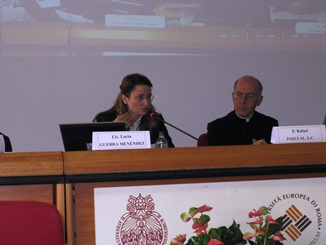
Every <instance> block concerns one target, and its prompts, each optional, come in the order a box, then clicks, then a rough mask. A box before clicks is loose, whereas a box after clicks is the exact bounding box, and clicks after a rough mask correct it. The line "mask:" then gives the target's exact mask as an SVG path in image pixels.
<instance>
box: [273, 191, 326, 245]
mask: <svg viewBox="0 0 326 245" xmlns="http://www.w3.org/2000/svg"><path fill="white" fill-rule="evenodd" d="M269 212H270V213H273V216H276V217H278V216H283V232H284V235H285V237H286V239H287V242H286V244H297V245H312V244H319V243H318V241H319V238H320V236H321V232H322V210H321V208H320V207H319V203H318V202H317V200H315V199H312V197H310V196H308V195H307V194H302V193H289V194H283V195H280V196H277V197H276V198H275V199H274V200H273V201H272V202H271V203H270V205H269ZM275 213H276V214H275Z"/></svg>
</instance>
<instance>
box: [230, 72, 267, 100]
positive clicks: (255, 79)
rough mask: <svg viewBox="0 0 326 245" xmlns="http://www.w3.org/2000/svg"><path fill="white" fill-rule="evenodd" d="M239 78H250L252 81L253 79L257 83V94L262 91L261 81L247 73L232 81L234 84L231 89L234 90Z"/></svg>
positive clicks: (260, 93)
mask: <svg viewBox="0 0 326 245" xmlns="http://www.w3.org/2000/svg"><path fill="white" fill-rule="evenodd" d="M240 79H250V80H252V81H255V82H256V83H257V85H258V92H259V95H262V93H263V85H262V83H261V82H260V81H259V80H258V79H257V78H255V77H254V76H249V75H246V76H242V77H240V78H239V79H238V80H236V81H235V83H234V85H233V89H234V90H235V88H236V86H237V84H238V81H239V80H240Z"/></svg>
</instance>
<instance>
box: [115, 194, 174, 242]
mask: <svg viewBox="0 0 326 245" xmlns="http://www.w3.org/2000/svg"><path fill="white" fill-rule="evenodd" d="M126 209H127V213H125V214H123V215H122V217H121V218H120V220H119V222H118V224H117V227H116V232H115V234H116V242H117V244H118V245H125V244H134V245H142V244H153V245H163V244H166V242H167V238H168V230H167V225H166V223H165V221H164V219H163V218H162V217H161V215H160V214H159V213H158V212H156V211H155V204H154V202H153V198H152V197H151V195H147V196H146V197H143V196H142V195H141V194H139V195H138V197H135V196H129V199H128V204H127V207H126Z"/></svg>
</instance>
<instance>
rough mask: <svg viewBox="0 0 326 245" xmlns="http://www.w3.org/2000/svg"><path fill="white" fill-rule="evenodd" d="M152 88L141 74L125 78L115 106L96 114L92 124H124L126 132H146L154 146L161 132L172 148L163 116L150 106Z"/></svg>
mask: <svg viewBox="0 0 326 245" xmlns="http://www.w3.org/2000/svg"><path fill="white" fill-rule="evenodd" d="M152 87H153V85H152V83H151V81H150V80H149V79H148V78H147V77H146V76H144V75H142V74H138V73H134V74H129V75H127V76H125V77H124V78H123V79H122V82H121V85H120V93H119V94H118V96H117V99H116V101H115V104H114V105H113V106H112V107H111V108H110V109H109V110H107V111H103V112H100V113H98V114H97V115H96V116H95V118H94V119H93V122H112V121H113V122H125V124H126V128H127V130H130V131H144V130H148V131H149V132H150V136H151V144H155V142H156V140H157V138H158V137H159V132H160V131H163V132H164V135H165V138H166V139H167V141H168V143H169V147H174V144H173V142H172V139H171V137H170V136H169V133H168V131H167V129H166V127H165V125H164V119H163V116H162V115H161V114H158V113H155V107H154V106H153V105H152V100H153V98H154V96H153V95H152ZM151 112H154V113H155V116H154V117H151Z"/></svg>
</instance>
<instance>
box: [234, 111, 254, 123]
mask: <svg viewBox="0 0 326 245" xmlns="http://www.w3.org/2000/svg"><path fill="white" fill-rule="evenodd" d="M235 114H236V115H237V117H239V118H241V119H243V120H246V122H250V119H251V118H252V116H253V115H254V114H252V115H250V116H249V117H241V116H239V115H238V114H237V113H235Z"/></svg>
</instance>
